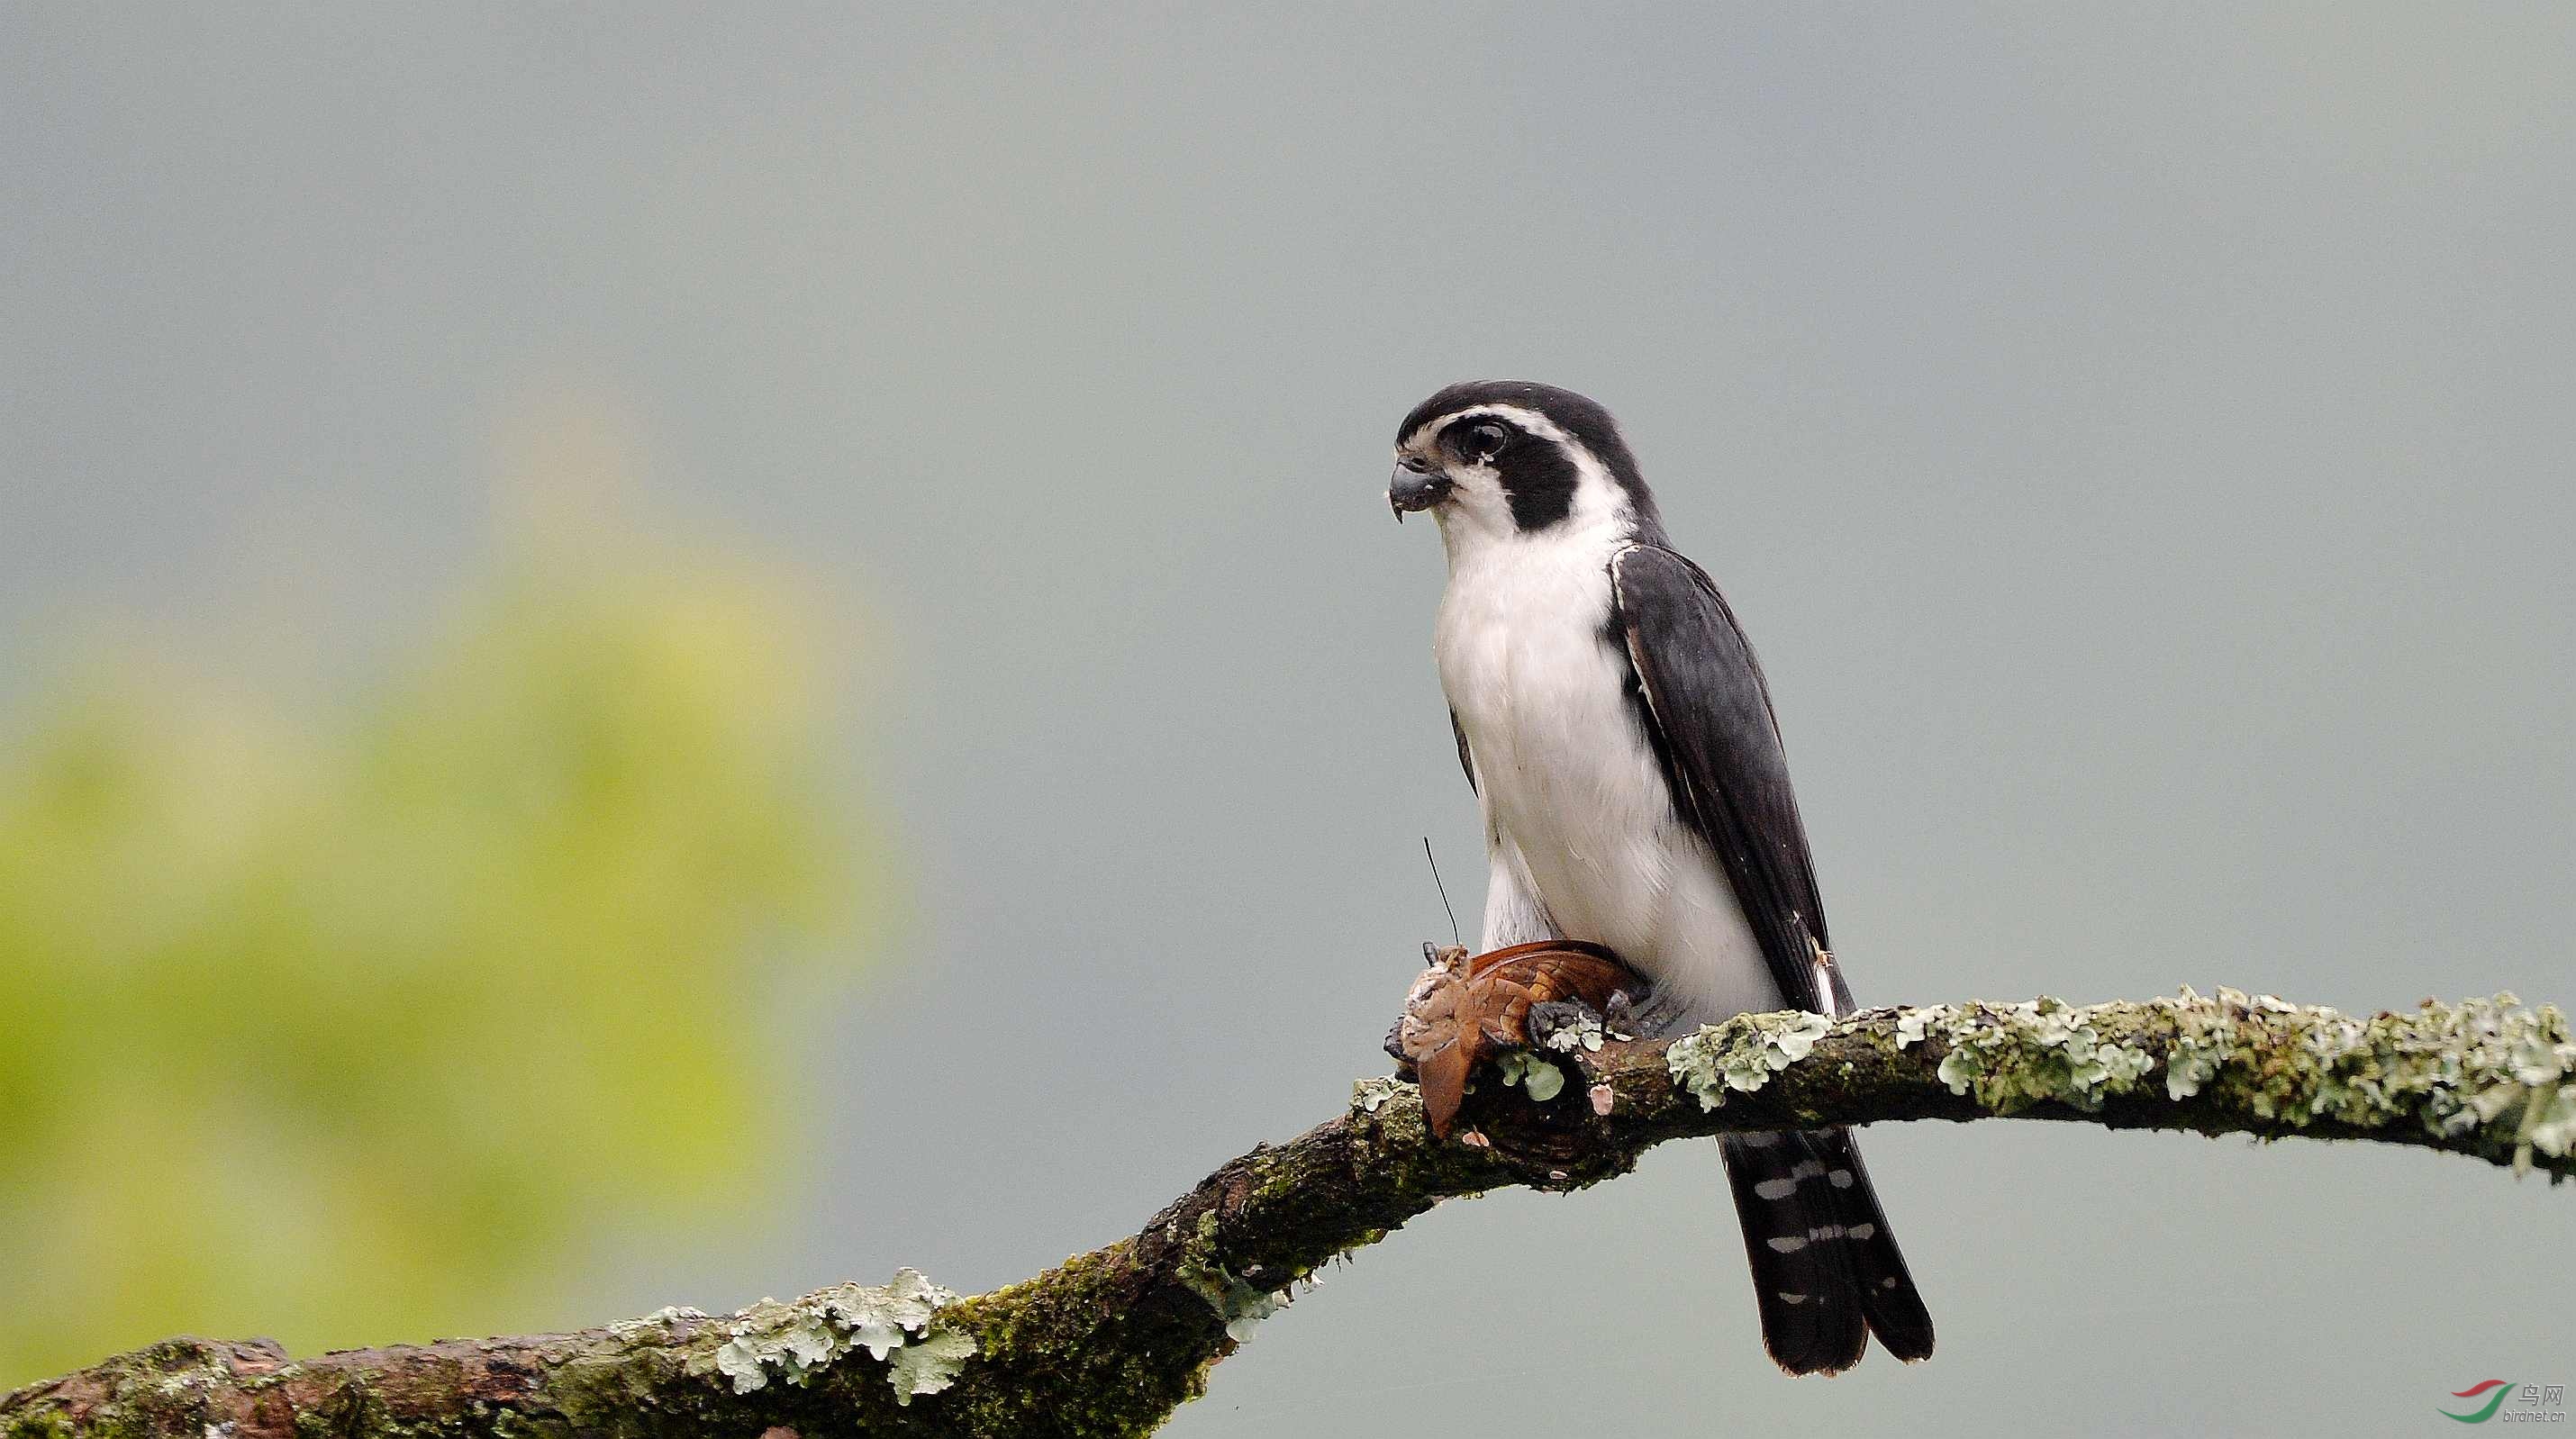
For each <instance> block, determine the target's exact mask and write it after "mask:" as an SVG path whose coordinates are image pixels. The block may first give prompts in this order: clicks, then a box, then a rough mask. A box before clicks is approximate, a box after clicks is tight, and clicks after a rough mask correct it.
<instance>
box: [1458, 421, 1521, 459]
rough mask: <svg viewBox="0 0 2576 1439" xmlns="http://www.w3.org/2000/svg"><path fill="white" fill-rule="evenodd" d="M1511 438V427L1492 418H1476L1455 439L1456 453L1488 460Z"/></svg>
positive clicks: (1501, 449)
mask: <svg viewBox="0 0 2576 1439" xmlns="http://www.w3.org/2000/svg"><path fill="white" fill-rule="evenodd" d="M1511 438H1512V431H1511V427H1510V426H1508V425H1500V424H1496V423H1495V422H1494V421H1492V420H1478V421H1477V422H1476V423H1474V424H1472V425H1469V426H1467V427H1466V428H1465V430H1464V431H1462V432H1461V433H1460V434H1459V436H1458V440H1457V444H1458V453H1460V454H1462V455H1465V456H1466V457H1467V458H1468V459H1470V460H1490V459H1492V458H1493V457H1494V456H1496V455H1498V454H1501V453H1502V451H1503V446H1504V445H1506V444H1509V443H1510V442H1511Z"/></svg>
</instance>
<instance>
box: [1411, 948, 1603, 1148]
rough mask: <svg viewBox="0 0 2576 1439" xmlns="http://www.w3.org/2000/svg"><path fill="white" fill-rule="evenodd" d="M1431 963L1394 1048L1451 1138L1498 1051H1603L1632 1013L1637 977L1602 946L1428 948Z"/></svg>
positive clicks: (1438, 1127) (1440, 1131)
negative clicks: (1474, 951) (1481, 1068)
mask: <svg viewBox="0 0 2576 1439" xmlns="http://www.w3.org/2000/svg"><path fill="white" fill-rule="evenodd" d="M1424 952H1425V956H1426V957H1427V958H1428V959H1429V960H1430V964H1429V966H1428V967H1427V968H1425V969H1424V970H1423V972H1422V974H1421V975H1420V977H1418V978H1416V979H1415V980H1414V982H1413V988H1412V990H1411V991H1410V992H1409V993H1407V994H1406V996H1405V1001H1404V1016H1403V1018H1401V1019H1398V1020H1397V1021H1396V1023H1395V1028H1394V1030H1392V1031H1391V1032H1390V1033H1389V1034H1388V1035H1387V1041H1386V1048H1387V1052H1388V1053H1389V1054H1392V1055H1394V1056H1395V1057H1396V1059H1397V1060H1398V1061H1399V1063H1400V1064H1401V1065H1403V1066H1406V1067H1409V1068H1410V1069H1411V1071H1412V1075H1413V1079H1414V1081H1415V1082H1416V1083H1417V1084H1419V1085H1420V1086H1421V1088H1422V1109H1423V1114H1424V1117H1425V1118H1426V1119H1427V1120H1428V1122H1429V1123H1430V1126H1431V1132H1432V1133H1433V1134H1435V1135H1439V1136H1442V1137H1444V1138H1445V1137H1446V1136H1447V1135H1448V1133H1449V1126H1450V1124H1451V1122H1452V1121H1453V1120H1455V1119H1456V1118H1457V1115H1458V1108H1459V1106H1460V1105H1461V1104H1462V1103H1464V1102H1465V1099H1466V1093H1467V1078H1468V1075H1469V1074H1470V1073H1472V1072H1473V1071H1474V1069H1475V1067H1476V1063H1477V1061H1478V1060H1480V1059H1483V1058H1485V1057H1486V1056H1487V1055H1489V1054H1500V1053H1504V1052H1508V1051H1512V1050H1519V1049H1527V1048H1538V1049H1543V1050H1551V1051H1554V1052H1557V1053H1572V1052H1573V1051H1575V1050H1591V1049H1598V1048H1600V1046H1601V1042H1602V1039H1603V1038H1604V1037H1605V1036H1606V1035H1607V1034H1608V1033H1610V1032H1611V1031H1612V1030H1614V1029H1620V1030H1621V1031H1622V1032H1626V1031H1625V1030H1624V1027H1623V1026H1618V1025H1615V1024H1614V1023H1612V1022H1611V1021H1610V1019H1609V1018H1608V1016H1610V1015H1611V1014H1613V1013H1617V1012H1624V1011H1625V1010H1626V1009H1627V1008H1628V1007H1629V1006H1628V1005H1627V1002H1626V996H1627V994H1628V992H1629V991H1631V990H1643V989H1644V987H1645V986H1644V984H1643V982H1642V981H1641V980H1639V979H1638V977H1637V976H1636V974H1635V972H1634V971H1632V970H1630V969H1629V968H1628V967H1627V966H1626V965H1625V964H1622V963H1620V962H1619V958H1618V956H1617V955H1615V954H1613V953H1611V952H1610V951H1609V950H1608V949H1605V948H1603V947H1602V946H1600V945H1596V944H1583V943H1579V942H1574V941H1552V940H1551V941H1542V942H1540V943H1537V944H1518V945H1513V946H1511V947H1510V948H1507V949H1498V950H1493V951H1490V952H1488V953H1485V954H1479V955H1474V956H1470V955H1469V954H1468V953H1467V952H1466V951H1465V950H1464V949H1460V948H1456V947H1454V946H1453V947H1449V948H1433V947H1431V946H1428V945H1426V946H1424Z"/></svg>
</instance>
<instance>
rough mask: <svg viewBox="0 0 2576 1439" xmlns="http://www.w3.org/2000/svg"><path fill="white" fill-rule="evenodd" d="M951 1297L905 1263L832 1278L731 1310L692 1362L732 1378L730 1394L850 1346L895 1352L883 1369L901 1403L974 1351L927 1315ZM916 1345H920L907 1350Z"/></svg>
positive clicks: (946, 1376) (805, 1368)
mask: <svg viewBox="0 0 2576 1439" xmlns="http://www.w3.org/2000/svg"><path fill="white" fill-rule="evenodd" d="M956 1300H957V1296H956V1295H955V1294H953V1293H950V1292H949V1291H948V1290H945V1289H942V1288H940V1287H939V1286H938V1285H936V1284H933V1283H931V1282H930V1281H929V1280H927V1279H924V1278H923V1277H922V1276H921V1275H920V1273H919V1272H918V1271H915V1270H911V1269H898V1270H896V1271H895V1275H894V1278H893V1279H892V1280H890V1281H888V1282H887V1283H884V1284H878V1285H862V1284H837V1285H834V1286H833V1287H831V1288H829V1289H822V1290H817V1291H815V1292H814V1293H812V1294H808V1295H806V1296H805V1297H804V1298H802V1299H797V1300H792V1301H790V1302H787V1303H784V1304H782V1303H779V1302H777V1301H775V1300H763V1301H762V1302H761V1303H758V1304H755V1305H753V1306H751V1307H750V1308H748V1309H745V1310H743V1311H742V1312H740V1313H739V1314H736V1315H735V1316H734V1318H733V1321H732V1323H731V1325H730V1326H729V1327H728V1329H727V1330H726V1331H725V1333H726V1337H725V1341H724V1343H722V1344H721V1345H718V1346H717V1347H716V1349H715V1350H714V1352H713V1353H712V1354H709V1355H707V1356H706V1357H705V1359H704V1360H703V1361H702V1362H699V1363H694V1364H692V1366H691V1367H692V1368H693V1369H695V1370H698V1371H699V1372H705V1371H707V1370H713V1371H714V1372H717V1373H721V1374H723V1375H724V1376H725V1377H726V1378H728V1379H730V1380H732V1381H733V1391H734V1392H735V1393H736V1394H748V1393H751V1392H752V1391H753V1390H755V1389H760V1388H763V1387H765V1386H766V1385H767V1384H768V1383H769V1380H770V1376H771V1374H772V1372H773V1371H775V1373H776V1374H777V1376H778V1377H779V1378H782V1379H784V1380H785V1381H786V1382H788V1383H790V1384H803V1383H805V1382H806V1381H807V1380H809V1379H810V1378H812V1377H813V1375H814V1374H815V1373H816V1372H817V1371H819V1370H822V1369H825V1368H827V1367H829V1366H830V1365H831V1364H832V1363H834V1362H835V1361H836V1360H838V1359H840V1358H841V1357H842V1356H843V1355H845V1354H848V1353H849V1352H850V1351H851V1350H854V1349H864V1350H866V1351H867V1352H868V1356H869V1357H870V1358H873V1359H878V1360H884V1359H886V1358H887V1357H888V1356H889V1355H891V1356H893V1357H894V1362H893V1364H892V1365H891V1366H890V1369H889V1373H890V1376H891V1379H892V1382H893V1385H894V1390H895V1398H896V1400H897V1401H898V1402H900V1403H906V1404H908V1403H910V1402H912V1396H913V1395H915V1394H927V1393H932V1392H935V1391H937V1390H940V1389H944V1388H946V1387H948V1383H949V1381H950V1379H951V1378H953V1377H954V1376H955V1374H956V1372H957V1368H958V1366H959V1365H960V1364H962V1363H964V1362H965V1360H966V1359H967V1357H968V1356H970V1355H972V1354H973V1353H974V1352H975V1341H974V1339H973V1338H971V1337H970V1336H967V1335H965V1334H962V1333H958V1332H955V1331H950V1330H941V1331H938V1332H936V1333H934V1332H933V1331H932V1326H931V1321H932V1320H933V1319H934V1318H935V1317H936V1316H937V1315H938V1313H939V1311H940V1310H941V1309H942V1308H944V1307H945V1306H947V1305H949V1304H953V1303H955V1302H956ZM961 1346H962V1347H961ZM916 1349H918V1350H921V1351H922V1352H921V1353H920V1354H918V1355H910V1351H912V1350H916ZM908 1355H910V1357H907V1356H908Z"/></svg>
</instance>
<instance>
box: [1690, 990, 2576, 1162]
mask: <svg viewBox="0 0 2576 1439" xmlns="http://www.w3.org/2000/svg"><path fill="white" fill-rule="evenodd" d="M1889 1018H1890V1016H1889V1015H1888V1014H1887V1012H1885V1011H1873V1012H1869V1013H1863V1014H1859V1015H1853V1016H1847V1017H1845V1018H1844V1019H1842V1020H1840V1021H1837V1022H1833V1023H1828V1022H1827V1021H1826V1020H1825V1019H1824V1017H1823V1016H1821V1015H1811V1014H1810V1015H1798V1014H1773V1015H1741V1016H1738V1017H1736V1018H1734V1019H1731V1020H1728V1021H1727V1022H1726V1023H1724V1024H1720V1025H1714V1026H1711V1027H1709V1028H1706V1029H1703V1030H1701V1031H1700V1032H1699V1033H1698V1034H1695V1035H1692V1036H1690V1037H1688V1038H1686V1039H1683V1040H1680V1041H1677V1042H1675V1043H1674V1044H1673V1045H1671V1046H1670V1047H1669V1048H1668V1049H1667V1051H1666V1055H1665V1060H1666V1067H1667V1069H1668V1070H1669V1071H1670V1073H1671V1076H1672V1079H1673V1081H1674V1083H1675V1084H1676V1085H1678V1086H1680V1087H1681V1088H1683V1089H1685V1090H1687V1091H1688V1092H1690V1093H1692V1094H1694V1095H1696V1096H1697V1097H1698V1098H1699V1101H1700V1104H1701V1106H1702V1107H1703V1108H1710V1109H1713V1108H1715V1107H1717V1105H1718V1104H1720V1103H1722V1102H1723V1101H1724V1100H1725V1098H1726V1096H1727V1095H1728V1094H1729V1093H1737V1092H1748V1091H1752V1090H1756V1089H1760V1088H1761V1087H1762V1086H1763V1085H1764V1084H1766V1083H1767V1082H1768V1081H1769V1080H1770V1077H1771V1076H1772V1075H1774V1074H1776V1073H1778V1072H1779V1071H1781V1070H1783V1069H1786V1068H1787V1067H1788V1066H1789V1065H1791V1064H1794V1063H1796V1062H1797V1061H1798V1060H1799V1059H1800V1058H1802V1057H1804V1055H1805V1054H1806V1053H1807V1052H1808V1051H1809V1050H1810V1049H1812V1048H1813V1047H1814V1046H1815V1045H1816V1044H1817V1043H1818V1042H1819V1041H1820V1040H1823V1039H1825V1038H1826V1037H1827V1036H1828V1035H1829V1034H1830V1035H1833V1036H1835V1038H1836V1039H1837V1041H1838V1042H1839V1041H1848V1042H1850V1043H1852V1044H1856V1045H1858V1046H1860V1047H1862V1048H1865V1049H1867V1050H1870V1051H1873V1052H1875V1053H1876V1054H1878V1055H1880V1056H1882V1057H1895V1056H1902V1055H1904V1054H1905V1053H1906V1051H1908V1050H1912V1049H1914V1048H1915V1047H1916V1046H1918V1045H1922V1046H1928V1049H1927V1050H1926V1051H1925V1052H1924V1053H1922V1054H1920V1055H1917V1056H1916V1057H1914V1058H1913V1059H1912V1060H1910V1061H1909V1062H1910V1063H1912V1064H1916V1065H1920V1064H1922V1063H1926V1062H1930V1063H1934V1064H1935V1065H1936V1066H1937V1067H1936V1073H1937V1076H1938V1078H1939V1080H1940V1082H1941V1083H1942V1085H1943V1086H1944V1087H1946V1088H1947V1089H1948V1090H1949V1091H1950V1092H1951V1093H1953V1094H1957V1095H1966V1096H1972V1097H1973V1098H1974V1099H1975V1101H1976V1103H1977V1105H1978V1106H1979V1107H1980V1108H1982V1109H1984V1110H1986V1111H1988V1112H1990V1113H1995V1114H2019V1113H2025V1112H2028V1111H2029V1110H2031V1109H2033V1108H2034V1107H2037V1106H2042V1105H2060V1106H2064V1107H2066V1108H2070V1109H2074V1110H2077V1111H2080V1112H2083V1113H2087V1114H2091V1113H2098V1112H2100V1111H2101V1110H2102V1109H2103V1108H2104V1107H2105V1106H2106V1105H2108V1104H2110V1103H2111V1102H2112V1101H2114V1100H2123V1099H2128V1098H2130V1097H2133V1096H2140V1097H2143V1096H2146V1095H2149V1094H2151V1093H2152V1091H2153V1088H2154V1080H2155V1077H2156V1076H2157V1074H2158V1072H2159V1071H2161V1072H2162V1077H2163V1084H2162V1090H2163V1095H2162V1097H2163V1098H2164V1099H2165V1100H2166V1101H2168V1102H2171V1103H2174V1104H2177V1105H2183V1106H2187V1107H2188V1113H2187V1114H2184V1115H2181V1116H2177V1118H2176V1120H2175V1122H2176V1123H2177V1124H2181V1125H2187V1126H2189V1127H2193V1128H2204V1129H2212V1130H2226V1129H2242V1130H2248V1131H2250V1132H2253V1133H2257V1134H2274V1133H2294V1132H2298V1131H2301V1130H2306V1129H2310V1128H2312V1127H2315V1126H2318V1125H2327V1126H2331V1127H2334V1128H2337V1129H2340V1130H2343V1131H2345V1132H2350V1131H2353V1130H2376V1129H2387V1128H2391V1127H2396V1128H2400V1129H2418V1130H2421V1131H2422V1132H2424V1133H2426V1134H2430V1135H2432V1136H2435V1137H2436V1138H2438V1139H2439V1140H2441V1141H2442V1143H2443V1146H2444V1147H2445V1148H2451V1149H2459V1150H2465V1151H2467V1152H2470V1153H2475V1154H2480V1155H2483V1156H2485V1157H2487V1158H2490V1159H2496V1160H2500V1161H2510V1162H2511V1163H2512V1164H2513V1165H2514V1167H2515V1168H2516V1169H2517V1170H2518V1171H2528V1170H2529V1169H2531V1168H2533V1167H2535V1166H2543V1167H2546V1168H2548V1169H2549V1170H2550V1172H2551V1174H2552V1175H2553V1177H2560V1178H2564V1177H2569V1176H2571V1175H2576V1164H2571V1163H2570V1162H2569V1161H2570V1159H2571V1157H2576V1040H2571V1039H2570V1037H2569V1029H2568V1022H2567V1019H2566V1016H2565V1015H2563V1014H2561V1013H2560V1012H2559V1011H2558V1010H2557V1009H2556V1008H2554V1007H2552V1006H2548V1005H2543V1006H2540V1007H2539V1008H2537V1009H2534V1008H2531V1007H2528V1006H2526V1005H2524V1004H2523V1003H2522V1002H2521V1001H2520V1000H2518V999H2516V998H2515V997H2514V996H2512V995H2510V994H2499V995H2496V996H2495V997H2493V998H2491V999H2472V1000H2468V1001H2465V1002H2463V1003H2460V1004H2437V1003H2432V1002H2429V1001H2428V1002H2427V1003H2425V1004H2424V1005H2422V1006H2421V1007H2419V1008H2417V1009H2413V1010H2408V1011H2405V1012H2402V1013H2383V1014H2378V1015H2374V1016H2372V1017H2370V1018H2367V1019H2361V1018H2355V1017H2353V1016H2351V1015H2346V1014H2341V1013H2338V1012H2336V1011H2334V1010H2331V1009H2321V1008H2316V1007H2313V1006H2307V1005H2297V1004H2292V1003H2289V1002H2288V1001H2286V1000H2283V999H2279V998H2275V997H2274V996H2271V995H2268V994H2263V995H2249V994H2246V993H2243V992H2241V991H2238V990H2233V989H2221V990H2219V991H2218V993H2217V994H2216V995H2215V996H2212V997H2207V998H2204V997H2203V996H2201V995H2198V994H2195V993H2193V992H2192V991H2191V990H2189V989H2185V990H2183V991H2182V992H2181V993H2180V994H2179V995H2176V996H2173V997H2170V998H2159V999H2152V1000H2146V1001H2143V1002H2131V1001H2122V1002H2118V1003H2112V1004H2098V1005H2091V1006H2076V1005H2070V1004H2067V1003H2066V1002H2065V1001H2063V1000H2058V999H2052V998H2040V999H2035V1000H2029V1001H2026V1002H2023V1003H2020V1004H1990V1003H1969V1004H1954V1005H1953V1004H1945V1005H1931V1006H1928V1007H1925V1008H1921V1009H1911V1010H1904V1011H1899V1012H1897V1013H1895V1014H1894V1016H1893V1020H1894V1023H1893V1025H1892V1026H1891V1025H1890V1024H1889V1022H1888V1021H1889ZM1891 1033H1892V1036H1893V1044H1894V1047H1893V1051H1892V1052H1891V1050H1890V1049H1889V1048H1888V1045H1889V1039H1890V1036H1891ZM1844 1053H1845V1057H1846V1059H1847V1060H1848V1059H1850V1058H1851V1057H1852V1052H1851V1051H1844ZM1845 1072H1847V1073H1848V1072H1850V1071H1849V1067H1848V1065H1846V1070H1845ZM1916 1072H1917V1073H1919V1072H1920V1071H1919V1069H1918V1070H1917V1071H1916Z"/></svg>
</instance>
